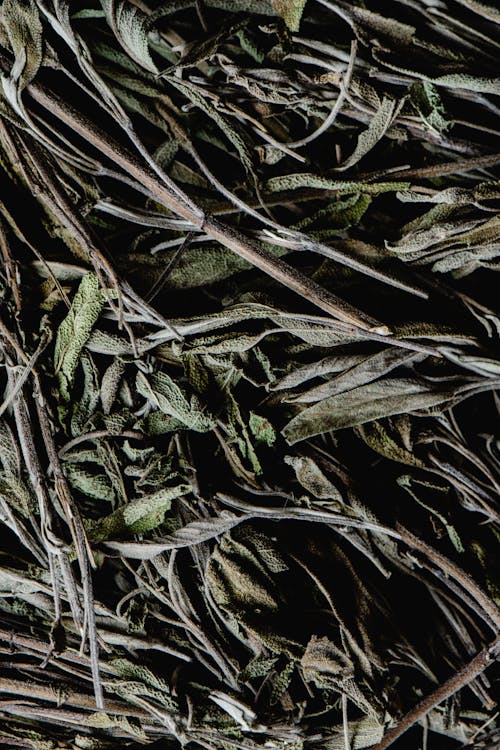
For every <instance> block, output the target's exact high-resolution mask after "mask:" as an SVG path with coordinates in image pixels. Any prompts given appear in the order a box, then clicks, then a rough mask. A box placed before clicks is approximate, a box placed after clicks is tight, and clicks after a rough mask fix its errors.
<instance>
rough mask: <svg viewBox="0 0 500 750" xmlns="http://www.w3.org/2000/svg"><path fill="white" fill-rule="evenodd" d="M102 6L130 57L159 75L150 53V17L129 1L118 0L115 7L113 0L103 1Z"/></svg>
mask: <svg viewBox="0 0 500 750" xmlns="http://www.w3.org/2000/svg"><path fill="white" fill-rule="evenodd" d="M101 5H102V7H103V8H104V11H105V13H106V17H107V19H108V23H109V25H110V26H111V28H112V29H113V30H114V31H115V33H116V34H117V36H118V40H119V42H120V44H122V46H123V47H124V48H125V50H126V51H127V52H128V54H129V55H130V57H131V58H132V59H133V60H134V61H135V62H136V63H137V64H138V65H141V66H142V67H143V68H145V69H146V70H148V71H149V72H150V73H158V68H157V67H156V65H155V63H154V61H153V58H152V57H151V54H150V52H149V42H148V32H149V29H150V27H151V20H150V17H149V16H147V15H146V13H144V11H142V10H141V9H140V8H138V7H137V6H136V5H133V4H132V3H131V2H129V0H118V2H115V3H114V7H113V6H112V4H111V0H101ZM112 11H113V13H112Z"/></svg>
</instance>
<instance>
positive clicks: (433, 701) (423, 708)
mask: <svg viewBox="0 0 500 750" xmlns="http://www.w3.org/2000/svg"><path fill="white" fill-rule="evenodd" d="M499 653H500V636H497V638H495V640H494V641H492V642H491V643H490V644H489V645H488V646H486V647H485V648H483V650H482V651H480V652H479V653H478V654H477V655H476V656H475V657H474V658H473V659H472V660H471V661H470V662H469V663H468V664H466V665H465V666H464V667H462V669H460V670H459V671H458V672H456V673H455V674H454V675H452V676H451V677H450V678H449V680H446V682H444V683H443V684H442V685H440V687H438V688H437V690H435V691H434V692H433V693H431V694H430V695H429V696H427V698H424V700H422V701H420V703H418V704H417V705H416V706H415V708H412V709H411V711H409V712H408V713H407V714H406V716H404V717H403V718H402V719H401V721H400V722H399V724H398V725H397V726H395V727H393V728H392V729H389V731H388V732H387V733H386V735H385V736H384V738H383V739H382V740H381V741H380V742H379V743H378V745H375V747H374V748H373V750H386V748H388V747H390V746H391V745H392V743H393V742H395V741H396V740H397V739H398V737H401V735H402V734H404V733H405V732H406V731H407V730H408V729H410V728H411V727H412V726H413V725H414V724H415V723H416V722H417V721H420V720H421V719H423V718H424V717H425V716H426V715H427V714H428V713H429V711H431V710H432V709H433V708H435V707H436V706H439V704H440V703H442V702H443V701H444V700H446V699H447V698H449V697H450V696H452V695H454V694H455V693H456V692H457V691H458V690H460V689H461V688H463V687H465V686H466V685H468V684H469V683H470V682H472V680H474V679H476V677H478V676H479V675H480V674H482V672H484V670H485V669H487V668H488V667H489V666H490V665H491V664H493V662H494V661H496V659H497V658H498V655H499Z"/></svg>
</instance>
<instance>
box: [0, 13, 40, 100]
mask: <svg viewBox="0 0 500 750" xmlns="http://www.w3.org/2000/svg"><path fill="white" fill-rule="evenodd" d="M0 23H1V24H2V25H3V28H4V31H5V33H6V35H7V38H8V41H9V44H10V46H11V48H12V51H13V52H14V58H15V59H14V65H13V67H12V70H11V74H10V79H11V81H12V82H13V83H14V84H15V85H16V87H17V90H18V91H21V90H22V89H23V88H24V87H25V86H27V85H28V83H30V81H32V80H33V78H34V77H35V75H36V74H37V72H38V70H39V68H40V65H41V64H42V56H43V55H42V24H41V22H40V16H39V13H38V8H37V6H36V3H35V2H34V0H3V3H2V6H1V9H0ZM2 83H3V84H4V88H5V84H6V79H5V78H4V77H2Z"/></svg>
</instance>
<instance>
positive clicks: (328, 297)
mask: <svg viewBox="0 0 500 750" xmlns="http://www.w3.org/2000/svg"><path fill="white" fill-rule="evenodd" d="M28 90H29V93H30V94H31V96H32V97H33V99H35V101H37V102H38V103H39V104H41V105H42V106H43V107H44V108H46V109H48V110H49V111H50V112H51V113H52V114H53V115H55V116H56V117H58V118H59V119H60V120H61V121H62V122H64V123H65V124H66V125H68V126H69V127H70V128H72V129H73V130H74V131H75V132H76V133H78V134H79V135H80V136H81V137H83V138H85V139H86V140H87V141H88V142H89V143H91V144H92V145H93V146H94V147H95V148H97V149H98V150H99V151H100V152H101V153H103V154H105V155H106V156H107V157H108V158H110V159H111V160H112V161H113V162H114V163H115V164H117V165H118V166H120V167H121V168H122V169H123V170H124V171H125V172H126V173H127V174H129V175H130V176H132V177H134V178H135V179H136V180H137V181H138V182H139V183H140V184H141V185H143V186H145V187H146V188H147V189H148V190H149V191H150V192H151V194H153V195H154V196H155V198H156V200H158V202H159V203H161V204H162V205H163V206H165V207H166V208H168V209H169V210H171V211H172V212H173V213H175V214H177V215H179V216H182V217H183V218H185V219H187V220H188V221H190V222H191V223H192V224H193V225H194V226H195V227H197V228H198V229H200V230H202V231H204V232H205V233H206V234H207V235H208V236H209V237H211V238H212V239H214V240H216V241H217V242H220V243H221V244H223V245H224V246H225V247H227V248H229V249H230V250H233V251H234V252H235V253H236V254H237V255H239V256H240V257H241V258H244V259H245V260H247V261H248V262H249V263H251V264H252V265H254V266H256V267H257V268H259V269H260V270H261V271H264V273H267V274H268V275H270V276H272V277H273V278H274V279H275V280H276V281H278V282H279V283H281V284H284V285H285V286H287V287H288V288H289V289H291V290H292V291H294V292H296V293H297V294H299V295H301V296H302V297H305V298H306V299H308V300H309V301H310V302H312V303H313V304H314V305H316V306H317V307H319V308H320V309H321V310H324V311H325V312H327V313H329V314H330V315H332V316H333V317H334V318H338V319H339V320H341V321H344V322H346V323H350V324H352V325H355V326H357V327H359V328H361V329H363V330H366V331H373V332H375V333H378V334H382V335H387V334H389V333H390V330H389V329H388V328H387V326H385V325H383V324H382V323H380V322H379V321H377V320H375V319H374V318H372V317H371V316H369V315H366V314H365V313H363V312H361V311H360V310H357V309H356V308H354V307H353V306H352V305H350V304H349V303H347V302H345V301H344V300H341V299H340V298H339V297H337V296H336V295H334V294H332V293H331V292H329V291H327V290H326V289H323V287H321V286H320V285H319V284H316V283H315V282H314V281H312V280H311V279H308V278H307V276H304V274H302V273H301V272H300V271H297V270H296V269H295V268H293V267H291V266H289V265H288V264H287V263H285V262H284V261H283V260H281V259H280V258H275V257H274V256H273V255H270V254H269V253H268V252H267V251H266V250H264V249H263V248H262V247H261V246H260V245H257V244H256V243H253V242H251V241H250V240H249V239H248V238H247V237H245V236H244V235H243V234H242V233H241V232H239V231H237V230H235V229H233V228H232V227H229V226H226V225H225V224H222V223H221V222H219V221H218V220H217V219H215V218H212V217H210V216H205V214H204V213H203V212H202V211H201V210H200V211H199V212H195V211H194V210H193V209H192V208H191V206H189V205H188V204H187V203H186V202H185V201H184V200H182V199H181V198H180V197H179V196H178V195H176V194H175V193H173V192H172V190H171V189H170V188H169V187H168V186H166V185H164V184H163V183H162V181H161V180H160V179H159V178H158V176H157V175H156V174H155V173H154V172H153V171H152V170H151V169H149V168H147V167H145V166H144V165H143V164H142V163H141V162H140V161H139V160H138V159H137V158H136V156H135V155H134V154H132V153H131V152H129V151H128V150H127V149H125V148H124V147H123V146H121V145H120V144H119V143H118V142H116V141H114V140H113V139H112V138H111V137H110V136H108V135H107V134H106V133H105V132H104V131H102V130H100V129H99V128H98V127H97V126H96V125H95V124H94V123H91V122H89V121H88V120H87V119H86V118H85V117H83V116H82V114H81V113H79V112H77V111H76V110H75V109H74V108H72V107H71V106H70V105H69V104H68V103H67V102H64V103H63V102H62V101H61V100H60V99H59V98H58V97H57V96H55V95H54V94H53V93H52V92H49V91H48V90H47V89H46V88H45V87H43V86H41V85H40V84H37V83H33V84H30V86H29V87H28Z"/></svg>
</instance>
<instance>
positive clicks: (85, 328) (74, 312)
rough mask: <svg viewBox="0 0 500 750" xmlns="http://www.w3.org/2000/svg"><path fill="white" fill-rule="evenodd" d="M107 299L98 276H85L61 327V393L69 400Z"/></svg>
mask: <svg viewBox="0 0 500 750" xmlns="http://www.w3.org/2000/svg"><path fill="white" fill-rule="evenodd" d="M105 302H106V295H105V294H104V292H103V290H102V289H101V286H100V284H99V280H98V278H97V276H96V275H95V274H93V273H89V274H87V276H84V277H83V279H82V280H81V282H80V286H79V287H78V291H77V293H76V294H75V297H74V299H73V303H72V305H71V308H70V310H69V312H68V314H67V316H66V318H65V319H64V320H63V322H62V323H61V325H60V326H59V330H58V331H57V337H56V343H55V349H54V367H55V370H56V373H57V377H58V381H59V389H60V393H61V396H62V397H63V399H64V400H65V401H69V398H70V388H71V386H72V384H73V380H74V377H75V372H76V368H77V366H78V361H79V358H80V353H81V351H82V349H83V347H84V346H85V343H86V341H87V339H88V338H89V336H90V334H91V332H92V328H93V327H94V325H95V324H96V322H97V320H98V318H99V315H100V314H101V310H102V308H103V307H104V304H105Z"/></svg>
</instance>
